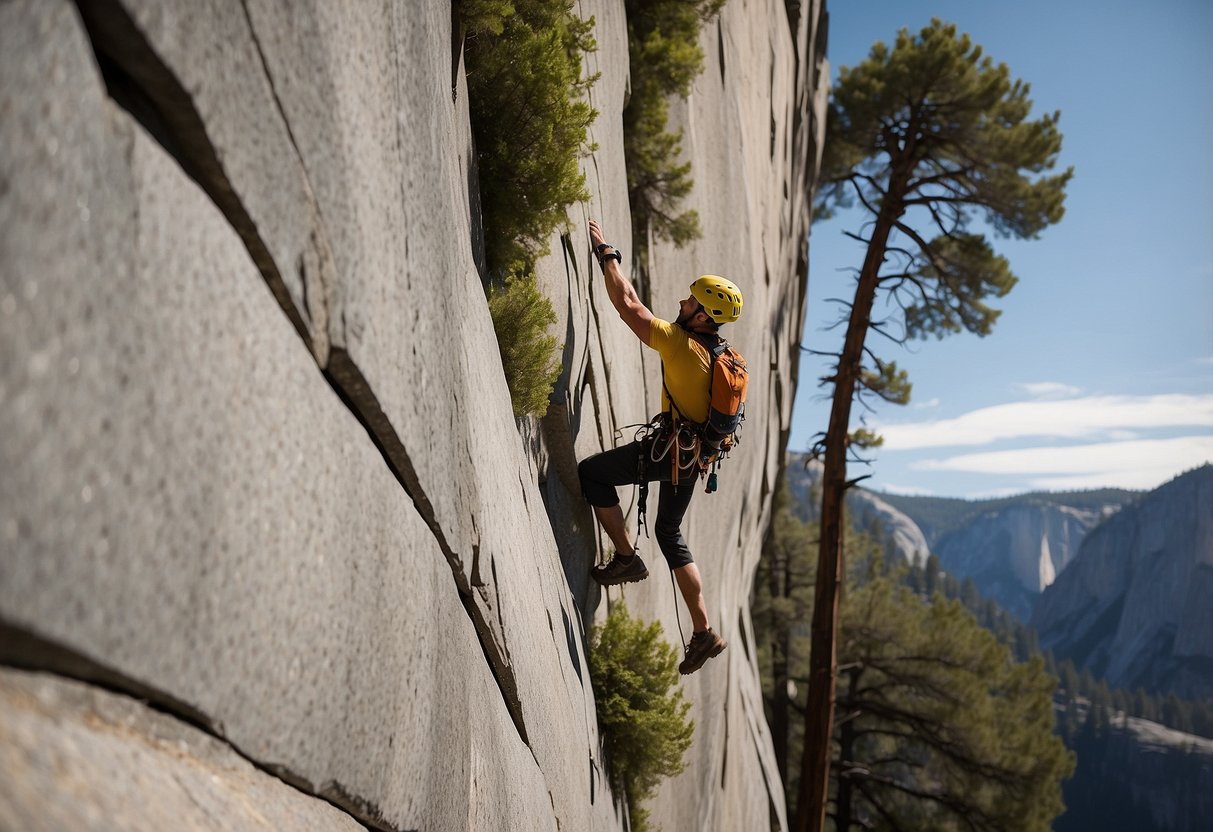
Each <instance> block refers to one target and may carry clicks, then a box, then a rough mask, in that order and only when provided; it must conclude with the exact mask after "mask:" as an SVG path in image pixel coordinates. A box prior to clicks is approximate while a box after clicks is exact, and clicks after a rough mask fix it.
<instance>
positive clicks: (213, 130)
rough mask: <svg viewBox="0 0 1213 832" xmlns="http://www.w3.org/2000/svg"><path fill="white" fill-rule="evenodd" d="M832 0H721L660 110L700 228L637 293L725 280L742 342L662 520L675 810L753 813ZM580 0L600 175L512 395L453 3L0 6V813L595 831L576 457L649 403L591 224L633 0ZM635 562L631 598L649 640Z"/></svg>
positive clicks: (653, 375) (617, 186) (671, 805)
mask: <svg viewBox="0 0 1213 832" xmlns="http://www.w3.org/2000/svg"><path fill="white" fill-rule="evenodd" d="M823 6H824V4H823V3H822V2H804V3H783V2H779V0H732V2H730V3H728V5H727V6H726V7H725V8H724V11H723V13H722V14H721V16H720V17H719V19H718V20H714V21H712V22H711V23H710V24H708V25H707V26H705V28H704V29H703V31H702V33H701V40H700V46H701V47H702V49H703V52H704V54H705V56H706V67H705V71H704V73H703V75H702V76H700V77H699V79H698V80H697V81H696V82H695V85H694V87H693V89H692V92H691V94H690V96H689V97H688V98H687V99H686V100H679V101H677V102H674V103H673V104H672V107H671V116H672V120H673V122H674V124H673V126H674V127H676V128H681V129H682V130H683V131H684V137H683V151H684V155H685V158H686V159H687V160H688V161H691V162H692V164H693V166H694V170H693V174H692V175H693V177H694V180H695V189H694V191H693V193H692V195H691V196H690V198H689V199H688V201H687V203H686V208H689V209H694V210H696V211H698V214H699V217H700V221H701V224H702V227H703V231H704V236H703V238H702V239H701V240H698V241H696V242H694V243H693V244H692V245H690V246H688V247H687V248H685V249H681V250H676V249H674V248H672V247H671V246H668V245H663V244H656V243H655V244H654V245H652V246H651V247H650V254H651V263H650V266H651V268H650V275H651V278H652V280H651V283H652V285H651V287H650V288H651V293H652V301H653V305H654V310H655V311H656V312H657V313H658V314H664V315H668V316H673V315H674V314H675V309H676V301H677V299H678V298H680V297H682V296H684V295H685V292H686V286H687V285H688V284H689V283H690V282H691V281H692V280H694V278H695V277H696V276H697V275H698V274H699V273H700V272H718V273H721V274H725V275H728V276H730V277H732V278H733V279H735V280H736V281H737V282H738V283H739V284H741V286H742V287H743V289H744V291H745V315H744V316H743V318H742V320H741V321H739V322H738V324H737V325H736V326H734V327H731V331H730V332H729V337H730V340H731V341H733V342H734V343H735V344H736V345H737V346H738V347H739V349H740V350H741V352H742V353H743V354H744V355H745V356H746V358H747V359H748V361H749V365H750V368H751V376H750V387H749V409H748V412H749V416H750V418H749V421H748V422H747V426H746V431H745V434H744V436H743V445H742V448H741V449H740V450H739V452H738V453H737V454H735V455H734V458H733V459H732V460H730V462H729V464H728V467H727V468H726V469H725V470H723V471H722V473H721V479H722V482H721V490H720V493H718V494H717V495H715V496H713V497H710V498H709V497H702V496H701V497H700V498H697V500H696V503H695V504H694V505H693V506H692V508H691V513H690V515H689V516H688V522H687V526H686V531H687V536H688V539H689V542H690V545H691V546H692V548H693V550H694V551H695V552H696V559H697V561H698V562H699V563H700V565H701V568H702V569H703V572H704V576H705V590H706V594H707V599H708V603H709V608H710V610H711V613H712V617H713V622H714V623H715V624H716V626H717V627H718V629H719V630H720V631H721V632H722V633H723V634H724V635H725V636H726V637H727V638H728V639H729V641H730V648H729V650H728V651H727V652H726V653H725V654H724V655H723V656H721V657H720V658H718V659H716V660H714V661H713V662H712V663H711V664H709V666H708V667H707V668H705V669H704V670H703V671H701V672H700V673H698V674H696V675H695V676H692V677H689V678H688V679H686V680H685V681H684V682H683V683H682V684H683V689H684V690H685V692H686V696H687V700H688V701H689V702H691V703H692V704H693V710H692V714H691V715H692V717H693V718H694V719H695V722H696V730H695V737H694V744H693V746H692V748H691V750H690V752H689V754H688V755H687V763H688V766H687V769H686V771H685V772H684V773H683V774H682V775H681V776H680V777H678V778H676V779H675V780H674V781H671V782H667V783H666V784H665V786H663V788H662V790H661V792H660V794H659V795H658V796H657V797H656V798H655V799H654V800H653V801H652V803H651V805H650V807H649V808H651V809H652V817H653V820H654V821H655V822H657V823H659V824H660V825H661V826H662V827H663V828H664V829H665V830H666V832H679V830H683V831H684V832H699V830H721V832H726V831H727V830H735V829H758V828H764V829H766V828H771V826H772V825H774V826H775V827H776V828H785V827H786V812H785V807H784V803H783V790H782V788H781V786H780V784H779V783H778V781H777V777H778V775H777V772H776V767H775V762H774V754H773V750H772V745H771V740H770V735H769V732H768V730H767V727H766V721H765V718H764V714H763V708H762V700H761V693H760V685H759V679H758V671H757V666H756V659H755V656H754V655H753V651H752V649H751V647H750V645H751V644H752V643H753V639H752V636H751V635H750V625H749V607H748V602H749V594H750V584H751V580H752V575H753V572H754V569H755V567H756V565H757V562H758V557H759V553H760V547H761V541H762V538H763V534H764V531H765V528H766V525H767V523H768V521H769V517H770V512H771V503H772V499H771V495H772V491H773V489H774V483H775V480H776V478H777V476H778V471H779V468H780V464H781V462H782V459H783V453H784V448H785V446H786V443H787V436H788V431H789V428H790V419H791V408H792V401H793V398H794V394H795V387H796V367H797V360H798V356H799V350H798V343H799V339H800V334H801V329H802V325H803V318H804V303H805V281H806V270H807V253H806V247H805V246H806V243H805V241H806V239H807V236H808V227H809V224H808V220H809V211H810V207H811V204H812V195H813V188H814V181H815V176H816V171H817V168H818V164H819V161H820V154H821V147H822V139H823V130H824V122H823V107H824V103H825V96H826V92H827V90H826V85H827V84H828V78H829V70H828V66H827V65H826V62H825V57H824V47H825V33H826V19H825V14H824V8H823ZM574 10H575V13H576V14H578V15H580V16H581V17H583V18H585V19H588V18H590V17H593V18H594V20H595V29H594V36H595V38H596V40H597V43H598V49H597V51H596V52H594V53H592V54H591V55H589V56H587V58H586V61H585V70H586V72H587V73H589V74H593V73H601V76H600V78H599V80H598V81H597V83H596V84H595V85H594V87H593V88H592V90H591V92H590V102H589V103H590V104H591V105H592V106H593V107H594V108H595V109H597V110H598V112H599V116H598V119H597V121H596V122H595V123H594V125H593V127H592V129H591V133H592V135H591V137H590V139H591V141H592V142H593V143H594V145H595V146H596V149H594V150H593V152H592V153H590V154H589V155H587V156H586V157H585V158H584V159H583V160H582V170H583V171H584V172H585V174H586V177H587V187H588V188H589V190H590V192H591V194H592V196H591V200H590V202H589V204H586V205H579V206H576V208H575V209H574V210H572V211H570V214H569V217H568V220H569V230H568V232H567V233H565V234H564V235H562V236H555V237H553V239H552V240H551V241H550V242H551V251H552V254H551V255H550V256H549V257H547V258H545V259H544V260H543V261H541V262H540V263H539V264H538V272H539V282H540V285H541V286H542V288H543V290H544V292H545V293H546V294H547V295H548V297H549V298H551V299H552V300H553V303H554V306H555V307H556V309H557V310H558V314H559V317H560V320H559V321H558V323H557V324H556V326H555V327H554V328H553V334H555V335H557V337H558V338H559V340H560V342H561V343H562V344H563V349H564V351H563V355H562V357H563V359H564V370H563V373H562V375H561V378H560V380H559V383H558V385H557V389H556V390H555V392H554V395H553V402H554V404H553V407H552V409H551V411H550V412H549V415H548V417H547V418H546V419H544V420H543V421H542V423H537V422H535V421H534V420H522V421H517V420H515V419H514V417H513V415H512V411H511V404H510V397H509V392H508V390H507V388H506V383H505V378H504V373H503V371H502V365H501V359H500V354H499V351H498V345H497V338H496V335H495V333H494V330H493V327H492V322H491V319H490V316H489V312H488V308H487V303H486V299H485V294H484V289H483V283H482V275H481V274H480V273H479V271H478V269H477V262H476V257H475V254H474V249H475V243H474V241H475V240H476V239H477V235H478V234H480V229H479V228H477V219H476V217H477V211H476V207H475V206H476V204H477V194H476V192H475V182H476V176H475V151H474V148H473V146H472V137H471V133H470V129H469V114H468V109H467V107H468V95H467V85H466V73H465V70H464V63H463V53H462V43H461V39H460V38H459V37H458V36H457V34H456V33H457V31H458V30H457V28H456V27H454V26H453V25H452V24H453V21H452V4H451V3H450V2H443V1H440V0H407V2H386V0H381V1H380V2H359V3H303V2H294V0H87V2H86V0H80V2H75V3H73V2H68V0H9V2H5V3H0V112H2V113H3V118H0V355H2V356H3V362H2V363H0V663H2V664H3V665H5V667H3V668H0V760H2V761H3V762H4V772H5V776H4V777H3V778H0V826H6V825H9V826H11V827H12V828H19V829H22V830H44V829H45V830H60V829H78V828H88V824H87V820H88V819H89V818H95V817H106V816H108V815H107V812H108V811H110V808H111V807H112V806H113V803H114V801H113V800H112V797H113V795H114V794H122V795H125V796H126V798H127V800H126V803H134V802H138V803H139V804H140V805H147V806H149V807H151V806H155V807H157V808H156V809H155V812H154V813H153V812H152V810H150V809H149V814H148V815H147V819H146V820H143V821H141V820H139V819H135V820H132V821H131V822H130V823H131V825H130V826H129V827H128V828H131V829H137V828H138V829H156V830H162V829H170V828H188V827H194V828H201V827H203V826H207V827H210V826H214V827H222V828H227V829H234V830H245V829H248V830H252V829H258V830H262V829H265V828H267V825H268V827H271V828H276V829H308V830H315V829H326V828H331V829H351V828H358V827H362V828H372V829H377V830H392V832H395V831H396V830H412V829H432V830H440V832H445V831H446V830H461V829H477V830H482V832H490V831H491V830H502V832H507V830H508V832H514V830H527V832H531V830H547V832H557V830H563V832H571V830H578V832H581V830H618V829H621V828H622V827H623V825H624V824H625V822H626V821H625V818H624V817H623V812H622V810H621V805H620V803H619V802H618V801H617V800H616V797H617V796H616V795H613V794H612V793H611V791H610V789H609V788H608V787H607V781H606V768H605V764H604V761H603V759H602V753H601V745H600V742H599V736H598V729H597V722H596V719H595V702H594V692H593V690H592V689H591V685H590V679H589V673H588V669H587V657H586V655H585V652H586V651H585V645H586V631H585V624H586V623H587V622H588V621H589V620H591V619H592V617H593V616H594V615H595V614H598V615H601V614H602V613H603V612H604V611H605V609H606V607H607V604H606V603H601V602H602V601H603V598H602V597H601V596H600V594H599V593H598V591H597V589H596V588H594V587H591V586H590V585H589V582H588V580H587V577H588V570H589V568H590V567H591V565H592V564H593V561H594V558H595V555H596V554H597V553H598V552H599V550H601V548H602V541H601V540H600V538H599V535H598V533H597V531H596V529H595V527H594V524H593V519H592V516H591V514H590V512H589V511H588V509H587V507H586V506H585V504H584V501H583V500H582V499H581V496H580V492H579V488H578V485H577V481H576V461H577V459H579V458H582V457H584V456H586V455H587V454H590V453H593V452H595V451H597V450H600V449H602V448H604V447H608V446H610V445H613V444H614V443H615V442H616V441H617V439H618V437H620V436H621V435H622V431H623V429H624V427H625V426H627V425H631V424H635V423H637V422H641V421H644V420H646V419H647V418H648V417H649V416H651V415H652V413H653V412H655V410H656V409H657V407H658V395H657V394H658V390H659V382H658V379H659V375H658V372H657V365H656V364H655V363H654V362H653V360H652V356H651V355H646V354H645V352H646V351H645V350H644V349H643V348H642V346H641V345H640V344H639V342H638V341H637V340H636V339H635V338H634V337H633V336H632V335H631V333H630V332H629V331H628V330H627V327H626V326H624V325H622V324H621V323H620V322H619V321H618V319H617V317H616V315H615V313H614V310H613V309H611V308H610V303H609V301H608V299H607V298H606V296H605V293H604V291H603V287H602V284H601V278H600V276H599V275H598V269H597V265H596V264H595V263H594V261H593V257H592V255H591V253H590V247H589V241H588V237H587V232H586V219H587V218H588V217H591V216H592V217H596V218H598V219H600V220H602V221H603V223H604V228H605V229H606V231H607V233H608V234H609V237H610V241H611V242H613V243H615V244H617V245H619V246H620V247H621V248H622V249H623V250H624V251H625V252H626V253H627V254H628V255H630V254H631V252H632V251H634V245H633V242H632V240H630V239H629V238H630V236H631V233H630V232H631V217H630V212H629V207H628V197H627V169H626V165H625V159H624V153H623V141H622V117H621V113H622V109H623V106H624V102H625V100H626V98H627V95H628V90H629V66H628V48H627V37H628V35H627V19H626V14H625V8H624V3H623V2H622V0H578V2H576V3H575V4H574ZM625 262H626V261H625ZM520 433H521V436H520ZM624 499H625V505H626V507H627V508H628V509H629V510H631V509H632V507H633V503H632V499H633V498H632V496H631V495H630V494H625V496H624ZM630 519H634V518H630ZM653 566H654V567H656V568H655V570H654V577H653V579H652V580H649V581H647V582H646V583H645V584H642V585H640V586H637V587H629V588H628V589H627V600H628V603H629V607H630V608H631V610H632V612H633V613H638V614H640V615H642V616H643V617H645V618H648V619H654V620H659V621H661V622H662V623H663V624H664V626H665V632H666V634H667V638H668V639H669V640H670V641H673V640H674V639H676V638H677V633H678V629H677V621H678V618H677V616H678V613H679V611H680V607H679V606H678V605H677V604H676V601H675V599H674V598H673V597H672V595H671V592H670V587H669V586H668V585H667V584H668V581H663V577H662V571H661V569H660V567H661V566H662V564H661V563H660V560H659V559H658V561H657V563H655V564H653ZM620 597H621V595H620V593H619V592H618V591H612V594H611V596H610V598H609V599H608V600H609V601H610V602H617V601H618V600H619V598H620ZM30 671H33V672H34V675H33V676H31V675H30ZM81 683H83V688H82V684H81ZM115 697H117V699H118V700H119V701H115ZM143 703H148V704H143ZM99 761H108V762H112V763H113V765H106V764H101V763H99ZM107 778H108V779H107ZM252 801H256V802H252ZM260 801H265V803H264V805H265V807H266V808H265V810H264V812H262V811H260V810H259V806H261V805H262V804H261V803H260ZM250 802H252V803H250ZM250 805H252V807H253V808H252V811H250ZM52 810H53V811H52ZM159 818H168V819H169V820H167V821H165V822H157V819H159ZM13 819H15V820H13ZM10 821H11V823H10ZM140 822H142V823H144V825H143V826H138V825H136V824H138V823H140ZM115 823H117V821H115Z"/></svg>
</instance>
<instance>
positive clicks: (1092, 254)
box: [789, 0, 1213, 497]
mask: <svg viewBox="0 0 1213 832" xmlns="http://www.w3.org/2000/svg"><path fill="white" fill-rule="evenodd" d="M829 13H830V37H829V56H830V63H831V73H832V75H833V77H834V78H837V74H838V68H839V67H840V66H853V65H855V64H856V63H858V62H859V61H861V60H862V59H863V58H864V57H865V56H866V55H867V53H868V50H869V48H870V47H871V45H872V43H873V42H875V41H877V40H884V41H885V42H886V43H890V44H891V43H892V41H893V39H894V38H895V36H896V33H897V30H898V29H899V28H902V27H908V28H910V29H911V31H917V30H919V29H921V28H922V27H923V26H925V25H927V24H928V23H929V22H930V19H931V18H932V17H939V18H941V19H943V20H945V21H948V22H952V23H955V24H957V26H958V27H959V29H960V30H961V31H963V32H967V33H969V34H970V35H971V36H972V38H973V40H974V41H975V42H976V43H979V44H981V45H982V46H983V48H984V50H985V54H987V55H989V56H990V57H992V58H993V59H994V61H995V62H1002V63H1006V64H1007V65H1008V67H1009V68H1010V70H1011V73H1012V75H1013V76H1014V77H1018V78H1021V79H1023V80H1024V81H1027V82H1029V83H1030V84H1031V85H1032V93H1031V97H1032V99H1033V101H1034V102H1035V109H1034V115H1039V114H1041V113H1045V112H1052V111H1053V110H1061V121H1060V128H1061V131H1062V133H1063V135H1064V142H1063V145H1062V153H1061V157H1060V163H1059V169H1064V168H1065V167H1068V166H1071V165H1072V166H1073V167H1074V169H1075V174H1074V178H1073V180H1071V183H1070V185H1069V188H1068V191H1067V199H1066V215H1065V218H1064V219H1063V220H1062V221H1061V222H1060V223H1059V224H1057V225H1055V226H1053V227H1051V228H1049V229H1047V230H1046V231H1045V232H1044V233H1043V234H1042V235H1041V237H1040V238H1039V239H1037V240H1032V241H1007V240H998V239H994V238H991V239H992V242H993V244H994V246H995V248H996V250H997V251H998V252H999V253H1001V254H1003V255H1005V256H1006V257H1007V258H1008V259H1009V260H1010V262H1011V268H1012V271H1014V273H1015V274H1016V275H1017V276H1018V277H1019V284H1018V285H1017V286H1016V287H1015V289H1014V290H1013V291H1012V292H1011V293H1010V294H1009V295H1008V296H1007V297H1005V298H1003V299H1001V300H1000V301H997V302H996V303H995V305H996V306H997V308H1000V309H1002V310H1003V314H1002V317H1001V318H1000V319H999V321H998V323H997V324H996V325H995V327H994V331H993V333H992V334H991V335H990V336H988V337H986V338H978V337H977V336H974V335H969V334H967V333H965V334H960V335H953V336H951V337H948V338H944V339H942V340H935V339H931V340H928V341H914V342H911V343H910V344H909V345H907V346H906V347H901V346H898V345H896V344H892V343H890V342H887V341H883V340H882V339H879V338H877V337H874V336H869V340H868V344H869V346H873V347H876V348H877V350H878V353H879V354H880V355H881V356H882V358H885V359H891V360H895V361H897V363H898V366H900V367H902V368H903V369H906V370H907V371H908V372H909V375H910V380H911V381H912V382H913V384H914V392H913V398H912V400H911V403H910V404H909V405H908V406H905V407H899V406H896V405H889V404H884V403H882V402H877V403H876V406H875V409H874V410H873V411H871V412H868V413H867V414H866V417H865V418H866V420H867V422H868V425H869V426H870V427H873V428H875V429H876V430H878V431H879V432H880V433H882V434H883V435H884V437H885V445H884V447H882V448H880V449H878V450H876V451H875V452H873V454H872V455H873V456H874V463H873V465H872V466H871V468H869V469H867V470H866V471H859V470H855V471H854V472H853V474H852V475H855V474H859V473H870V474H872V475H873V476H872V479H871V480H870V481H869V482H867V483H865V485H868V486H870V487H872V488H875V489H883V490H888V491H897V492H904V493H927V494H938V495H944V496H958V497H978V496H988V495H999V494H1013V493H1019V492H1023V491H1029V490H1036V489H1048V490H1068V489H1075V488H1097V487H1101V486H1119V487H1125V488H1153V487H1155V486H1157V485H1159V484H1161V483H1163V482H1165V481H1166V480H1168V479H1170V478H1171V477H1173V476H1175V475H1176V474H1178V473H1181V472H1182V471H1184V470H1187V469H1190V468H1194V467H1196V466H1197V465H1199V464H1201V463H1202V462H1205V461H1209V460H1213V58H1211V57H1210V56H1211V53H1213V48H1211V46H1213V2H1209V0H1159V2H1155V3H1149V4H1147V3H1141V2H1128V1H1127V0H1109V1H1108V2H1095V0H1081V1H1079V0H1074V1H1073V2H1065V3H1057V2H1050V3H1045V2H1038V0H1027V2H1020V3H996V2H992V1H990V0H982V1H981V2H976V1H975V0H967V2H964V1H962V0H934V1H933V2H927V1H926V0H900V2H897V0H849V2H841V0H835V2H832V3H830V4H829ZM857 226H858V218H857V217H856V216H855V215H846V214H840V215H839V217H837V218H835V219H833V220H830V221H826V222H819V223H817V224H815V225H814V227H813V230H812V234H811V237H810V241H809V261H810V266H809V311H808V319H807V324H806V327H805V332H804V341H803V343H804V345H805V346H806V347H809V348H813V349H821V350H837V349H838V348H839V347H840V346H841V338H842V330H841V329H838V330H834V331H825V326H826V325H827V324H828V323H830V322H832V321H833V320H834V319H835V318H836V317H837V315H838V308H837V307H836V306H834V305H831V304H829V303H828V302H827V298H830V297H840V296H844V297H849V296H850V295H851V294H852V293H853V289H852V280H853V278H852V276H851V274H850V273H849V272H848V271H846V269H848V268H850V267H854V266H858V265H859V263H860V261H861V260H862V255H863V251H862V248H861V247H860V246H859V245H858V244H857V243H855V242H853V241H851V240H849V239H848V238H846V237H844V236H843V233H842V232H843V231H844V230H854V229H856V228H857ZM826 369H827V364H826V363H825V360H824V359H820V358H816V357H813V356H810V355H805V356H804V357H803V359H802V363H801V373H800V379H801V384H800V389H799V390H798V392H797V399H796V405H795V410H794V415H793V426H792V434H791V440H790V444H789V450H791V451H804V450H807V449H808V447H809V445H810V444H811V443H812V439H813V436H814V434H815V433H816V432H818V431H824V429H825V425H826V421H827V419H828V414H829V402H828V400H826V398H825V395H826V393H825V391H823V389H822V388H820V387H819V386H817V384H816V381H817V379H818V378H819V377H820V376H822V375H824V374H825V372H826ZM862 412H863V411H862V409H860V408H857V409H856V410H855V411H853V415H852V426H853V427H854V424H855V420H856V418H857V417H858V415H859V414H860V413H862Z"/></svg>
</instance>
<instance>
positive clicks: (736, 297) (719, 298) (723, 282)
mask: <svg viewBox="0 0 1213 832" xmlns="http://www.w3.org/2000/svg"><path fill="white" fill-rule="evenodd" d="M691 294H692V295H694V296H695V300H697V301H699V302H700V303H701V304H702V305H703V311H704V312H706V313H707V314H708V317H709V318H711V319H712V320H713V321H715V322H716V323H718V324H731V323H732V322H733V321H735V320H737V319H738V318H740V317H741V290H740V289H738V288H737V284H736V283H734V282H733V281H731V280H729V279H728V278H726V277H721V276H720V275H718V274H705V275H701V276H700V278H699V279H698V280H696V281H695V282H694V283H692V284H691Z"/></svg>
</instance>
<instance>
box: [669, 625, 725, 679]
mask: <svg viewBox="0 0 1213 832" xmlns="http://www.w3.org/2000/svg"><path fill="white" fill-rule="evenodd" d="M728 646H729V645H728V643H727V642H726V641H725V640H724V639H722V638H721V637H720V636H718V635H716V632H715V631H714V630H713V629H712V628H711V627H709V628H708V629H706V630H704V631H703V632H702V633H695V634H694V635H693V636H691V643H690V644H688V645H687V655H686V658H685V659H683V660H682V663H681V664H679V665H678V672H679V673H681V674H682V675H683V676H686V675H687V674H689V673H694V672H695V671H696V670H698V669H699V668H701V667H703V663H704V662H706V661H707V660H708V659H710V658H712V657H713V656H719V655H720V654H721V653H723V652H724V648H726V647H728Z"/></svg>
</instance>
